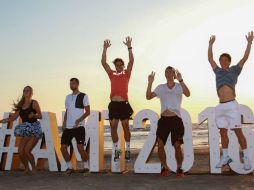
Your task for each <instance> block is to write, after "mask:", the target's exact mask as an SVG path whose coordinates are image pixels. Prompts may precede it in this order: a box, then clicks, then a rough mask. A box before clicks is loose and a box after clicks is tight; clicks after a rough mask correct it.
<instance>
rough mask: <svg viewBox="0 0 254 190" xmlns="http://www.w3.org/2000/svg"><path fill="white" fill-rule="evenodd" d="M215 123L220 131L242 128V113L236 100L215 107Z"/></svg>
mask: <svg viewBox="0 0 254 190" xmlns="http://www.w3.org/2000/svg"><path fill="white" fill-rule="evenodd" d="M215 122H216V124H217V127H218V128H219V129H221V128H224V129H236V128H241V113H240V108H239V104H238V102H237V101H236V100H234V101H231V102H227V103H220V104H219V105H218V106H216V107H215Z"/></svg>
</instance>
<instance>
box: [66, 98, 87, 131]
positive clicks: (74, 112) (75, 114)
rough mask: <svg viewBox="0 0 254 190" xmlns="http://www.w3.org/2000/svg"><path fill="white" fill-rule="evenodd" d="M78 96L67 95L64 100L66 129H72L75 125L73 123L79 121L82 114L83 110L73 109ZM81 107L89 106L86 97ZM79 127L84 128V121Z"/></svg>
mask: <svg viewBox="0 0 254 190" xmlns="http://www.w3.org/2000/svg"><path fill="white" fill-rule="evenodd" d="M77 96H78V94H75V95H74V94H69V95H68V96H66V99H65V108H66V109H67V121H66V128H68V129H72V128H73V126H74V125H75V121H76V120H77V119H79V118H80V117H81V116H82V115H83V114H84V113H85V109H80V108H76V107H75V103H76V99H77ZM83 105H84V106H89V100H88V96H87V95H85V96H84V98H83ZM79 126H85V121H81V122H80V123H79Z"/></svg>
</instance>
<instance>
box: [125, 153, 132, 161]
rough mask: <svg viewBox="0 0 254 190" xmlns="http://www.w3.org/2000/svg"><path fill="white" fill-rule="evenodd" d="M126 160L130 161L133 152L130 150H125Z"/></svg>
mask: <svg viewBox="0 0 254 190" xmlns="http://www.w3.org/2000/svg"><path fill="white" fill-rule="evenodd" d="M125 160H126V161H127V162H129V161H130V160H131V152H130V151H129V150H126V151H125Z"/></svg>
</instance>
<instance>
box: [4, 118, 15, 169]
mask: <svg viewBox="0 0 254 190" xmlns="http://www.w3.org/2000/svg"><path fill="white" fill-rule="evenodd" d="M8 117H9V113H4V118H8ZM17 124H18V120H15V121H14V122H13V123H12V126H9V127H10V128H8V124H7V123H4V124H3V125H2V128H1V130H0V163H1V164H2V169H4V170H11V169H18V168H19V159H18V158H16V159H15V161H16V162H18V166H16V167H15V168H13V167H12V160H13V157H14V154H16V153H18V148H17V147H16V137H15V136H14V126H16V125H17ZM7 141H8V142H7ZM3 154H6V155H7V156H6V158H5V160H4V159H3ZM4 162H5V163H4Z"/></svg>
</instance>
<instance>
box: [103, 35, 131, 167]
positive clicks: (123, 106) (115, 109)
mask: <svg viewBox="0 0 254 190" xmlns="http://www.w3.org/2000/svg"><path fill="white" fill-rule="evenodd" d="M123 43H124V45H126V47H127V48H128V53H129V63H128V65H127V68H126V69H125V64H124V61H123V60H122V59H121V58H116V59H115V60H114V61H113V64H114V66H115V70H112V69H111V68H110V66H109V64H108V63H107V50H108V48H109V47H110V46H111V43H110V40H105V41H104V47H103V53H102V59H101V63H102V66H103V68H104V69H105V71H106V72H107V74H108V77H109V79H110V82H111V93H110V100H111V101H110V103H109V105H108V110H109V121H110V126H111V137H112V140H113V143H114V147H115V155H114V161H115V162H117V161H118V160H119V158H120V155H121V150H120V149H119V147H118V134H117V128H118V123H119V121H121V123H122V126H123V130H124V138H125V142H126V151H125V159H126V160H127V161H129V160H130V139H131V133H130V129H129V119H130V117H131V115H132V114H133V110H132V107H131V106H130V103H129V101H128V85H129V80H130V76H131V72H132V68H133V63H134V56H133V52H132V38H130V37H127V38H126V41H124V42H123Z"/></svg>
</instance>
